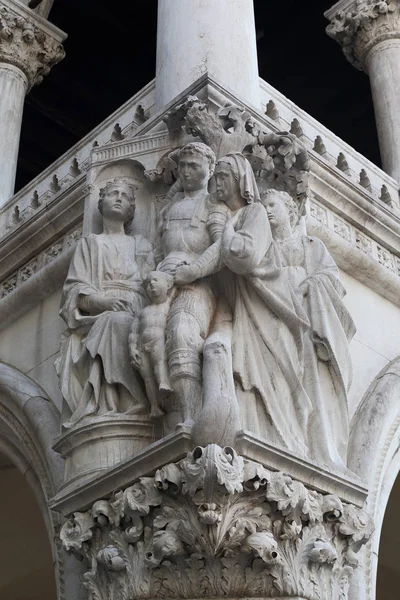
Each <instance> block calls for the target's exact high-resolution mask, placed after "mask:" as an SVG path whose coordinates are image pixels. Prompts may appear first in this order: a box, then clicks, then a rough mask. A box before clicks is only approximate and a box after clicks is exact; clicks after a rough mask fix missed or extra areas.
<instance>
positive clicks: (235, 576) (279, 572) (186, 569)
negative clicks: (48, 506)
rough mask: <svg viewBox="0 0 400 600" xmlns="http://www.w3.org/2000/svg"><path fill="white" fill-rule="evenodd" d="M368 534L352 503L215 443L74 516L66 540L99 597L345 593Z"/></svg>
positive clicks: (331, 598)
mask: <svg viewBox="0 0 400 600" xmlns="http://www.w3.org/2000/svg"><path fill="white" fill-rule="evenodd" d="M246 490H247V491H246ZM371 532H372V528H371V523H370V520H369V518H368V517H367V515H366V514H365V513H363V512H362V511H361V510H360V509H358V508H356V507H355V506H352V505H348V504H343V503H342V502H341V501H340V499H339V498H337V497H336V496H332V495H330V496H323V495H321V494H319V493H317V492H316V491H313V490H309V489H307V488H306V487H305V486H304V485H303V484H302V483H300V482H297V481H294V480H292V479H291V478H290V477H289V476H287V475H284V474H283V473H279V472H278V473H276V472H271V471H268V470H267V469H265V467H263V466H262V465H259V464H256V463H253V462H251V461H246V462H245V461H244V460H243V459H242V458H241V457H240V456H238V455H237V454H236V452H235V451H234V450H232V449H231V448H220V447H218V446H215V445H210V446H207V447H206V448H196V449H195V450H194V451H193V452H190V453H189V454H188V456H187V457H186V458H184V459H183V460H181V461H180V462H178V463H176V464H173V465H166V466H165V467H163V468H162V469H160V470H159V471H158V472H157V473H156V474H155V476H154V477H143V478H141V479H140V480H139V481H138V482H137V483H136V484H134V485H133V486H131V487H129V488H128V489H126V490H125V491H123V492H118V493H117V494H115V495H114V496H113V498H112V499H111V500H110V501H107V500H99V501H97V502H96V503H95V504H94V505H93V507H92V509H91V510H89V511H87V512H85V513H75V514H74V515H73V516H72V517H71V519H70V520H69V521H68V522H67V523H66V524H65V525H64V526H63V528H62V531H61V539H62V542H63V544H64V547H65V548H66V549H67V550H69V551H74V552H77V551H78V552H80V553H81V554H82V555H83V556H84V557H85V559H86V560H87V562H88V565H89V570H88V572H87V573H86V574H85V576H84V584H85V586H86V587H87V588H88V590H89V591H90V594H91V598H98V599H100V600H103V599H104V600H105V599H106V598H126V599H128V598H137V599H150V598H166V597H168V598H194V597H196V598H200V597H207V596H208V597H210V596H212V597H222V596H227V597H264V598H274V597H276V596H277V595H281V596H289V597H292V596H300V597H307V598H313V599H314V598H315V599H317V598H324V599H325V600H337V598H341V599H343V600H345V599H346V598H347V589H348V581H349V576H350V574H351V573H352V571H353V569H354V568H355V567H356V566H357V552H358V551H359V549H360V548H361V546H362V545H363V544H365V543H366V541H367V540H368V538H369V536H370V535H371Z"/></svg>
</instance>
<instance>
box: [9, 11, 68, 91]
mask: <svg viewBox="0 0 400 600" xmlns="http://www.w3.org/2000/svg"><path fill="white" fill-rule="evenodd" d="M65 38H66V34H64V33H63V32H62V31H61V30H60V29H58V28H57V27H54V26H53V25H51V24H50V23H48V22H47V21H45V20H44V19H43V18H42V17H40V16H38V15H36V14H35V13H34V12H33V11H31V10H29V9H28V8H27V7H26V6H24V5H22V4H20V3H19V2H17V1H15V0H0V63H6V64H10V65H14V66H15V67H18V68H19V69H20V70H21V71H22V72H23V73H24V75H25V76H26V78H27V80H28V90H29V89H30V88H31V87H32V86H34V85H37V84H39V83H41V81H42V80H43V78H44V77H45V76H46V75H47V74H48V73H49V72H50V70H51V68H52V66H53V65H55V64H57V63H58V62H60V61H61V60H62V59H63V58H64V56H65V52H64V48H63V47H62V42H63V41H64V40H65Z"/></svg>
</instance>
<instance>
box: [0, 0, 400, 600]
mask: <svg viewBox="0 0 400 600" xmlns="http://www.w3.org/2000/svg"><path fill="white" fill-rule="evenodd" d="M36 4H37V3H36ZM51 6H52V2H51V1H47V0H43V1H42V2H41V3H39V4H38V5H36V6H35V3H32V2H22V1H20V0H0V155H1V156H2V162H1V167H0V168H1V177H0V203H1V206H0V256H1V261H0V269H1V273H0V327H1V335H0V389H1V393H0V452H1V455H0V459H1V467H2V469H1V477H2V479H3V481H4V484H5V485H4V489H5V490H9V494H8V493H7V496H9V499H8V502H7V503H5V506H4V508H5V509H6V510H4V511H2V514H3V531H5V532H6V542H7V543H6V544H5V547H4V550H3V552H4V556H3V561H2V564H3V565H5V566H4V568H2V569H0V572H3V573H4V576H2V577H1V578H0V582H2V581H4V583H1V585H2V588H3V590H4V597H7V598H8V599H10V600H11V599H12V598H15V599H17V598H18V599H22V598H24V597H26V598H28V597H29V598H32V597H34V596H32V590H31V588H33V587H34V586H38V587H37V589H38V590H39V589H40V596H39V595H38V596H37V597H41V598H47V597H48V598H54V597H57V598H59V599H60V600H63V599H65V600H76V599H84V598H88V599H89V600H95V599H101V600H103V599H104V600H105V599H106V598H107V599H108V598H127V599H131V598H158V597H160V598H219V597H243V598H249V597H253V598H260V597H264V598H297V599H298V600H305V599H306V598H307V599H311V598H312V599H314V598H315V599H317V598H324V599H325V598H326V599H331V600H336V599H346V598H349V599H352V600H353V599H357V600H364V599H365V600H366V599H368V600H373V599H375V598H378V599H380V598H381V599H383V598H385V599H387V600H390V598H395V594H396V593H397V592H396V590H397V587H396V586H397V584H398V582H399V574H398V568H397V561H396V552H397V547H396V544H395V540H396V537H395V536H396V530H397V531H398V530H399V527H398V523H397V514H396V509H395V508H394V507H395V505H396V498H397V497H398V495H399V493H400V492H399V484H398V481H397V482H396V478H397V475H398V472H399V469H400V464H399V461H400V459H399V457H398V447H399V438H400V427H399V383H398V382H399V377H398V374H399V349H398V347H399V342H398V340H399V338H400V313H399V310H400V302H399V298H400V294H399V290H400V279H399V277H400V201H399V177H400V173H399V158H400V157H399V153H400V145H399V142H398V136H397V132H398V130H399V123H398V121H399V119H400V113H399V109H398V100H397V98H398V93H397V92H398V86H400V56H399V47H400V46H399V44H400V42H399V38H400V21H399V14H400V5H399V3H398V2H397V0H384V1H379V2H378V1H377V0H362V1H361V2H355V1H354V0H340V2H338V3H336V4H335V5H334V6H333V7H332V8H331V9H330V10H329V11H328V12H327V13H326V16H327V18H328V19H329V22H330V24H329V26H328V29H327V31H328V34H329V35H330V36H331V37H333V38H334V39H336V41H338V42H339V43H340V44H341V46H342V48H343V51H344V54H345V57H346V59H348V60H349V61H350V62H351V63H352V64H353V65H354V66H355V67H356V68H359V69H364V70H365V71H366V72H367V73H368V75H369V78H370V83H371V91H372V97H373V102H374V108H375V114H376V123H377V130H378V136H379V143H380V151H381V156H382V164H383V170H381V169H379V168H378V167H377V166H376V165H374V164H373V163H371V162H370V161H369V160H367V159H366V158H365V157H363V156H362V155H360V154H359V153H357V152H356V151H355V150H354V149H353V148H351V147H350V146H349V145H347V144H346V143H345V142H344V141H342V140H341V139H339V138H338V137H337V136H335V134H334V133H333V132H331V131H329V130H327V129H326V128H325V127H324V126H323V125H322V124H320V123H319V122H317V121H316V120H315V119H313V117H312V116H310V115H308V114H307V113H305V112H304V111H302V110H301V109H300V108H298V107H297V106H296V105H295V104H293V103H292V102H291V101H290V100H289V99H287V98H285V97H284V96H283V95H282V94H281V93H280V92H279V91H278V90H276V89H274V88H273V87H272V86H271V85H269V84H268V83H267V82H266V81H263V80H262V79H260V78H259V74H258V66H257V52H256V34H255V27H254V11H253V2H252V0H207V1H206V2H204V1H202V0H190V2H189V1H188V2H183V0H159V2H158V29H157V65H156V78H155V80H154V81H152V82H150V83H148V85H147V86H146V87H144V88H143V89H142V90H141V91H140V92H138V93H137V94H136V95H135V96H133V97H132V98H131V99H129V100H128V101H127V102H126V103H125V104H124V105H123V106H122V107H121V108H120V109H118V110H117V111H116V112H115V113H113V114H112V115H110V117H109V118H107V119H106V120H105V121H104V122H103V123H101V124H100V125H99V126H98V127H97V128H96V129H95V130H93V131H92V132H91V133H89V134H88V135H87V136H86V137H85V138H84V139H82V140H81V142H79V143H78V144H77V145H75V146H74V147H73V148H71V150H70V151H68V152H67V153H66V154H64V155H63V156H62V157H61V158H60V159H59V160H58V161H56V162H55V163H54V164H52V165H51V166H50V167H49V168H47V169H46V170H45V171H44V172H43V173H41V174H40V175H39V176H38V177H36V178H35V179H34V180H33V181H32V182H31V183H29V184H28V185H27V186H25V187H24V188H23V189H22V190H20V191H18V192H17V193H16V194H14V183H15V173H16V164H17V155H18V145H19V137H20V132H21V126H22V112H23V104H24V98H25V95H26V94H27V93H29V90H30V88H31V87H32V86H33V85H34V84H37V83H40V81H41V80H42V79H43V78H44V77H51V73H50V70H51V69H52V68H54V69H57V63H58V62H60V61H61V60H62V59H63V57H64V50H63V46H62V44H63V41H64V40H65V37H66V35H65V34H64V33H63V32H62V31H60V30H59V29H57V28H56V27H55V26H54V25H52V24H51V22H49V21H48V19H47V17H48V16H49V12H50V9H51ZM22 476H23V477H22ZM23 478H24V479H25V481H24V479H23ZM27 484H28V485H27ZM28 486H29V488H30V490H28ZM14 498H15V501H14ZM15 508H17V510H15ZM11 515H12V516H11ZM385 515H386V516H385ZM14 519H15V520H16V521H19V522H20V525H21V523H22V525H21V527H19V528H16V527H15V526H14V525H12V523H13V522H14ZM384 520H385V525H383V524H384ZM382 531H383V533H382ZM22 532H24V533H22ZM27 539H29V540H31V541H32V543H27V541H26V540H27ZM22 548H23V552H22V550H21V549H22ZM23 553H25V556H26V560H25V561H21V560H20V558H19V557H20V556H21V555H22V554H23ZM50 564H52V565H53V570H54V580H55V583H54V588H52V587H51V586H52V584H53V582H52V583H51V584H50V577H51V569H49V565H50ZM27 565H29V567H28V566H27ZM378 572H379V576H378ZM35 582H36V583H35ZM38 593H39V592H38Z"/></svg>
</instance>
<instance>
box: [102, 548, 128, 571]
mask: <svg viewBox="0 0 400 600" xmlns="http://www.w3.org/2000/svg"><path fill="white" fill-rule="evenodd" d="M96 558H97V560H98V561H99V563H101V564H102V565H103V566H104V567H106V569H108V570H109V571H123V570H124V569H125V568H126V564H125V560H124V557H123V556H122V555H121V554H120V553H119V550H118V548H116V546H106V548H103V550H100V552H99V553H98V554H97V557H96Z"/></svg>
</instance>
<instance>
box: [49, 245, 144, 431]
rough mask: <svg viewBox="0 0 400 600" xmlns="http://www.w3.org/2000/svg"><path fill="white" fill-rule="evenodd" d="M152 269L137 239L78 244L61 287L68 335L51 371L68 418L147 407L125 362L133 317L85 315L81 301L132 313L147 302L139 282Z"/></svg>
mask: <svg viewBox="0 0 400 600" xmlns="http://www.w3.org/2000/svg"><path fill="white" fill-rule="evenodd" d="M153 268H154V260H153V254H152V247H151V245H150V243H149V242H148V241H147V240H146V239H145V238H144V237H142V236H141V235H136V236H133V237H132V236H128V235H105V234H100V235H94V234H91V235H89V236H88V237H86V238H83V239H82V240H81V241H80V243H79V244H78V246H77V248H76V251H75V254H74V256H73V259H72V261H71V265H70V268H69V272H68V276H67V279H66V281H65V284H64V289H63V297H62V301H61V310H60V314H61V316H62V318H63V319H64V321H65V322H66V323H67V326H68V330H67V332H66V333H65V334H64V336H63V340H62V345H61V351H60V356H59V358H58V359H57V361H56V369H57V372H58V374H59V377H60V383H61V391H62V394H63V397H64V399H65V401H66V403H67V405H68V407H69V412H70V413H71V416H70V418H69V422H68V423H67V424H66V426H67V427H68V426H72V425H74V424H75V423H76V422H77V421H78V420H79V419H81V418H83V417H85V416H90V415H95V414H97V415H100V414H103V413H105V412H108V411H109V410H110V406H118V412H128V411H129V410H134V411H135V412H146V411H147V410H148V403H147V399H146V395H145V392H144V389H143V385H142V382H141V380H140V377H139V376H138V374H137V373H136V372H135V371H134V370H133V368H132V367H131V365H130V360H129V350H128V335H129V331H130V327H131V324H132V322H133V319H134V317H133V314H132V313H131V312H128V311H119V312H113V311H105V312H103V313H101V314H98V315H90V314H87V313H85V312H84V311H82V310H81V308H80V307H79V298H80V297H81V296H90V295H92V294H99V295H100V296H102V297H113V298H117V299H124V300H127V301H129V303H130V304H131V307H132V311H133V312H137V311H139V310H140V309H141V308H143V307H144V306H145V305H146V303H147V301H146V295H145V292H144V288H143V280H144V278H145V277H146V276H147V274H148V273H149V272H150V271H151V270H152V269H153Z"/></svg>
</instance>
